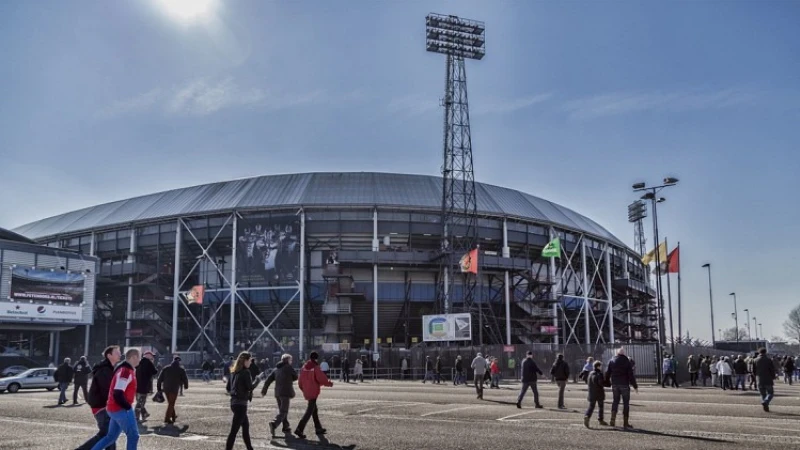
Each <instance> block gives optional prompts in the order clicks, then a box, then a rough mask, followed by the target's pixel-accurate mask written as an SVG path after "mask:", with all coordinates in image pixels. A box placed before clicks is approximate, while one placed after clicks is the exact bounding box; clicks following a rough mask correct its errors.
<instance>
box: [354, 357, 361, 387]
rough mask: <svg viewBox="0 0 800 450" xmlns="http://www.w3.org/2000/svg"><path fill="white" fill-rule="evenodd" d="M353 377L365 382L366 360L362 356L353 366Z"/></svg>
mask: <svg viewBox="0 0 800 450" xmlns="http://www.w3.org/2000/svg"><path fill="white" fill-rule="evenodd" d="M353 378H354V379H355V381H360V382H362V383H363V382H364V361H362V360H361V358H358V359H356V363H355V365H354V366H353Z"/></svg>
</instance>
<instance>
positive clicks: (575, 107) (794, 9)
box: [0, 0, 800, 340]
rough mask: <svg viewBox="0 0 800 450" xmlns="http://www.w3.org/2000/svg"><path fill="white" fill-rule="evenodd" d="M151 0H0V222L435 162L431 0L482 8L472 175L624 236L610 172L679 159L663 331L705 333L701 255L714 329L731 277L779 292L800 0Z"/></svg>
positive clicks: (766, 299) (786, 271)
mask: <svg viewBox="0 0 800 450" xmlns="http://www.w3.org/2000/svg"><path fill="white" fill-rule="evenodd" d="M177 1H178V3H186V2H187V0H177ZM198 1H199V0H198ZM203 1H208V0H203ZM166 3H168V1H167V0H139V1H129V2H102V1H80V0H77V1H74V2H62V1H46V0H41V1H35V2H32V1H21V0H16V1H4V2H0V41H2V42H4V45H2V46H0V60H2V61H3V63H2V64H0V84H1V85H2V89H0V192H2V195H0V226H2V227H4V228H13V227H15V226H19V225H22V224H24V223H28V222H31V221H34V220H37V219H41V218H45V217H48V216H52V215H55V214H58V213H63V212H68V211H71V210H75V209H78V208H81V207H86V206H91V205H95V204H99V203H104V202H109V201H113V200H120V199H124V198H129V197H133V196H137V195H142V194H147V193H152V192H158V191H162V190H166V189H171V188H179V187H184V186H189V185H196V184H202V183H208V182H214V181H223V180H229V179H233V178H241V177H248V176H256V175H264V174H279V173H296V172H313V171H380V172H398V173H417V174H428V175H438V174H440V165H441V152H442V115H443V112H442V108H441V107H440V106H439V101H440V100H439V99H440V98H441V97H442V96H443V89H444V72H445V64H444V58H443V57H442V55H438V54H433V53H427V52H426V51H425V15H426V14H428V13H429V12H438V13H444V14H455V15H459V16H461V17H466V18H471V19H477V20H482V21H484V22H485V23H486V29H487V31H486V40H487V43H486V52H487V55H486V57H485V58H484V59H483V60H482V61H468V62H467V77H468V89H469V101H470V110H471V120H472V138H473V142H472V144H473V152H474V164H475V177H476V180H478V181H482V182H486V183H491V184H496V185H500V186H505V187H509V188H514V189H518V190H521V191H524V192H528V193H530V194H533V195H537V196H540V197H543V198H546V199H548V200H551V201H554V202H556V203H559V204H562V205H564V206H567V207H569V208H572V209H574V210H576V211H578V212H580V213H582V214H584V215H586V216H588V217H590V218H592V219H594V220H596V221H597V222H599V223H600V224H602V225H603V226H605V227H606V228H607V229H609V230H610V231H611V232H613V233H614V234H615V235H617V236H618V237H619V238H620V239H622V240H623V241H625V242H626V243H628V244H629V245H631V246H632V245H633V227H632V225H631V224H629V223H628V222H627V205H628V204H629V203H630V202H632V201H633V200H635V199H636V198H638V195H636V194H634V193H633V192H632V191H631V184H632V183H634V182H637V181H643V182H647V183H648V184H650V185H653V184H655V183H658V182H659V181H660V180H661V179H663V177H665V176H674V177H677V178H679V179H680V183H679V184H678V185H677V186H675V187H672V188H670V189H668V190H665V191H664V192H663V193H662V194H663V196H664V197H666V198H667V201H666V202H665V203H662V204H661V205H660V207H659V228H660V233H661V235H662V236H667V237H668V238H669V242H670V246H673V245H674V243H677V242H678V241H680V243H681V253H682V254H681V257H682V261H681V264H682V303H683V324H684V327H683V328H684V330H689V332H690V333H691V335H692V336H695V337H698V338H702V339H706V340H710V337H711V331H710V330H711V326H710V319H709V317H710V315H709V301H708V300H709V299H708V278H707V273H706V271H705V269H703V268H701V266H702V264H704V263H706V262H709V263H711V264H712V270H713V271H712V277H713V288H714V309H715V313H716V314H715V317H716V328H718V329H719V328H728V327H732V326H733V323H734V322H733V319H732V317H731V313H732V312H733V309H734V308H733V302H732V297H731V296H729V295H728V294H729V293H730V292H736V293H737V298H738V307H739V315H740V324H744V322H745V312H744V311H743V310H744V309H745V308H748V309H749V310H750V313H751V317H752V316H754V315H755V316H757V317H758V321H759V322H761V323H763V330H764V335H766V337H771V336H780V335H782V334H783V330H782V323H783V321H784V319H785V317H786V315H787V313H788V311H789V310H790V309H791V308H793V307H795V306H797V305H798V304H800V295H798V292H800V277H798V276H797V273H798V272H800V258H798V256H797V255H798V251H797V250H798V244H797V242H798V241H797V239H796V237H797V236H796V235H797V230H798V225H797V224H798V223H800V208H799V207H798V201H797V197H796V193H797V192H798V191H800V181H798V176H797V173H798V172H800V149H799V147H800V146H799V145H798V144H800V126H798V125H799V124H800V58H798V57H797V55H798V54H800V28H798V27H797V23H798V20H800V3H798V2H793V1H783V2H768V1H763V2H744V1H726V2H722V1H704V2H697V1H691V2H689V1H686V2H680V1H676V2H664V3H654V2H635V1H620V2H615V1H604V2H592V1H587V2H580V1H570V2H534V1H493V2H478V1H458V2H456V1H450V2H442V1H422V0H419V1H417V0H408V1H402V2H401V1H357V0H354V1H349V2H346V3H340V2H329V1H293V2H288V1H286V2H278V1H275V2H269V1H256V0H249V1H247V0H238V1H225V0H210V4H209V7H208V8H207V10H206V11H205V12H203V13H202V14H199V15H197V16H194V17H189V18H187V17H186V16H185V15H181V14H179V12H180V11H178V13H176V10H175V8H174V7H170V5H167V4H166ZM190 3H191V2H190ZM173 6H174V5H173ZM645 229H646V233H647V239H648V246H651V245H652V243H653V240H652V233H651V230H652V225H651V224H650V222H649V219H648V222H647V223H646V226H645ZM673 287H675V286H674V285H673ZM674 303H677V302H676V301H675V302H674ZM676 320H677V319H676ZM684 332H685V331H684Z"/></svg>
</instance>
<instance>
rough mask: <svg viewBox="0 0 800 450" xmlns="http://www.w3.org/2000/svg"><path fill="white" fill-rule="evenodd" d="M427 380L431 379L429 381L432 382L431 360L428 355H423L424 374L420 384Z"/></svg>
mask: <svg viewBox="0 0 800 450" xmlns="http://www.w3.org/2000/svg"><path fill="white" fill-rule="evenodd" d="M428 380H431V383H433V382H434V378H433V361H431V357H430V356H426V357H425V376H424V377H423V378H422V384H425V382H427V381H428Z"/></svg>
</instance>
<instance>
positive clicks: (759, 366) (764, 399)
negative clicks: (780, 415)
mask: <svg viewBox="0 0 800 450" xmlns="http://www.w3.org/2000/svg"><path fill="white" fill-rule="evenodd" d="M758 353H759V356H758V358H756V362H755V374H756V377H757V378H758V392H759V393H760V394H761V406H762V407H763V408H764V411H765V412H769V404H770V403H771V402H772V398H773V397H774V396H775V379H776V378H778V371H777V370H775V364H773V362H772V360H770V359H769V357H768V356H767V349H766V348H763V347H762V348H760V349H758Z"/></svg>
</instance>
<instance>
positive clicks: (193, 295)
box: [186, 284, 206, 305]
mask: <svg viewBox="0 0 800 450" xmlns="http://www.w3.org/2000/svg"><path fill="white" fill-rule="evenodd" d="M205 291H206V289H205V287H204V286H203V285H202V284H198V285H197V286H192V290H191V291H189V294H188V295H187V296H186V303H188V304H190V305H191V304H192V303H196V304H198V305H202V304H203V297H204V296H205Z"/></svg>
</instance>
